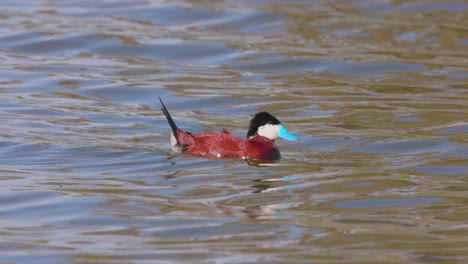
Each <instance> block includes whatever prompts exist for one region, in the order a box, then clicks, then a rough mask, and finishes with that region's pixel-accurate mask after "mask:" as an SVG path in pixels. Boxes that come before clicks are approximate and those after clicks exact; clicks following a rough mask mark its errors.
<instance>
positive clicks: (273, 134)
mask: <svg viewBox="0 0 468 264" xmlns="http://www.w3.org/2000/svg"><path fill="white" fill-rule="evenodd" d="M279 131H280V126H279V125H272V124H266V125H263V126H261V127H259V128H258V130H257V134H258V135H259V136H263V137H266V138H269V139H271V140H275V139H277V138H278V133H279Z"/></svg>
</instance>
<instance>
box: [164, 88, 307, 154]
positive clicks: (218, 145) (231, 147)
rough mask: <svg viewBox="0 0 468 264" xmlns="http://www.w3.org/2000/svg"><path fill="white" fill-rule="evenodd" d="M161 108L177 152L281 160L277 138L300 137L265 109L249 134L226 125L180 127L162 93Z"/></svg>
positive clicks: (251, 127)
mask: <svg viewBox="0 0 468 264" xmlns="http://www.w3.org/2000/svg"><path fill="white" fill-rule="evenodd" d="M159 101H160V102H161V111H162V112H163V113H164V115H165V117H166V119H167V122H168V123H169V126H170V127H171V130H172V131H171V135H170V142H171V146H172V150H173V151H174V152H175V153H183V154H189V155H193V156H201V157H211V158H239V159H246V160H279V159H280V158H281V154H280V151H279V149H278V147H277V146H276V143H275V140H276V139H277V138H283V139H287V140H298V137H297V136H295V135H293V134H291V133H289V132H288V130H286V128H285V127H284V126H283V124H281V122H280V121H279V120H278V119H277V118H276V117H274V116H273V115H272V114H270V113H268V112H265V111H262V112H258V113H256V114H255V115H254V117H253V118H252V119H251V120H250V123H249V128H248V130H247V136H246V138H242V137H239V136H237V135H234V134H232V133H230V132H228V131H227V130H226V129H224V128H223V129H222V131H221V132H219V133H199V134H192V133H190V132H187V131H184V130H182V129H180V128H178V127H177V125H176V124H175V122H174V119H173V118H172V116H171V114H170V113H169V111H168V110H167V107H166V106H165V105H164V103H163V101H162V99H161V97H159Z"/></svg>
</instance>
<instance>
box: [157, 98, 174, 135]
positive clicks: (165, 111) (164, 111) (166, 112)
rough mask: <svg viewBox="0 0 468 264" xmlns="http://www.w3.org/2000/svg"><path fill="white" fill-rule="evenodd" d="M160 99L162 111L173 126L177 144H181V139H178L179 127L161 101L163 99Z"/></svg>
mask: <svg viewBox="0 0 468 264" xmlns="http://www.w3.org/2000/svg"><path fill="white" fill-rule="evenodd" d="M158 98H159V101H160V102H161V106H162V108H161V111H162V112H163V113H164V115H165V116H166V119H167V122H168V123H169V125H170V126H171V129H172V134H174V138H175V139H176V141H177V143H179V138H178V137H177V125H176V124H175V122H174V119H172V117H171V114H169V111H168V110H167V108H166V106H165V105H164V103H163V101H162V100H161V97H159V96H158Z"/></svg>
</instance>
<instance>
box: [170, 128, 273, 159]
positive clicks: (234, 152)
mask: <svg viewBox="0 0 468 264" xmlns="http://www.w3.org/2000/svg"><path fill="white" fill-rule="evenodd" d="M177 138H178V141H179V142H178V143H179V144H180V147H181V148H180V152H182V153H187V154H191V155H200V156H208V157H230V158H242V159H259V160H277V159H280V157H281V155H280V152H279V149H278V148H277V147H276V144H275V142H274V141H273V140H270V139H268V138H265V137H262V136H258V135H255V136H252V137H250V138H248V139H243V138H241V137H239V136H236V135H234V134H231V133H229V132H227V131H223V133H203V134H190V133H187V132H185V131H183V130H181V129H179V128H177Z"/></svg>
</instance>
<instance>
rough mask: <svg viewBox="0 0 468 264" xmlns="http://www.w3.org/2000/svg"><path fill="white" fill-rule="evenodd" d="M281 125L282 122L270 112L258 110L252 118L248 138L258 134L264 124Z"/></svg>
mask: <svg viewBox="0 0 468 264" xmlns="http://www.w3.org/2000/svg"><path fill="white" fill-rule="evenodd" d="M267 124H269V125H280V124H281V122H280V121H279V120H278V119H276V117H274V116H273V115H271V114H270V113H268V112H258V113H256V114H255V116H254V117H253V118H252V120H250V124H249V130H248V131H247V138H249V137H251V136H255V135H258V133H257V132H258V129H259V128H260V127H261V126H264V125H267Z"/></svg>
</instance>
